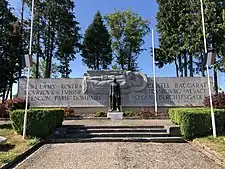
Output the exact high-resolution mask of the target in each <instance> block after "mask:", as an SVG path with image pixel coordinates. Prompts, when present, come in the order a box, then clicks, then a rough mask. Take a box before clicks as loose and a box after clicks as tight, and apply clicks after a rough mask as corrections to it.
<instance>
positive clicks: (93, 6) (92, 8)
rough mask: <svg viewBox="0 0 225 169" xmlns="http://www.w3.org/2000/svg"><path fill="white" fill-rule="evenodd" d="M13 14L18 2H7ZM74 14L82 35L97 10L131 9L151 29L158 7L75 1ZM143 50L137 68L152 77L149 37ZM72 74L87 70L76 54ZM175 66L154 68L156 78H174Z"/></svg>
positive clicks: (136, 0) (130, 1)
mask: <svg viewBox="0 0 225 169" xmlns="http://www.w3.org/2000/svg"><path fill="white" fill-rule="evenodd" d="M9 2H10V4H11V5H12V7H14V9H15V12H17V11H19V10H20V8H21V5H20V0H9ZM75 3H76V8H75V14H76V17H77V21H78V22H79V23H80V27H81V30H82V34H84V32H85V30H86V29H87V27H88V25H89V24H91V22H92V20H93V17H94V15H95V13H96V12H97V10H99V11H100V12H101V14H102V15H105V14H107V13H112V12H113V11H114V9H132V11H134V12H137V13H138V14H140V15H141V16H142V17H143V18H144V19H149V20H150V22H151V25H150V26H151V28H154V30H155V25H156V22H157V21H156V13H157V10H158V5H157V3H156V0H76V1H75ZM155 35H156V36H155V46H156V47H157V46H158V34H157V32H156V31H155ZM144 40H145V44H144V46H143V47H144V48H146V49H148V50H147V51H144V52H143V53H142V54H141V55H140V56H139V58H138V63H139V67H140V69H141V71H142V72H144V73H146V74H147V75H148V76H152V57H151V53H150V48H151V45H152V44H151V35H150V34H149V35H148V36H146V37H145V39H144ZM71 68H72V74H71V77H82V76H83V74H84V72H86V70H87V68H86V67H85V65H83V64H82V61H81V57H80V55H79V54H77V59H76V60H75V61H74V62H72V63H71ZM175 75H176V74H175V66H174V64H171V65H168V66H165V67H164V68H162V69H158V68H156V76H160V77H174V76H175ZM218 80H219V84H220V85H222V86H223V88H224V89H225V84H224V82H225V75H224V74H221V73H219V74H218Z"/></svg>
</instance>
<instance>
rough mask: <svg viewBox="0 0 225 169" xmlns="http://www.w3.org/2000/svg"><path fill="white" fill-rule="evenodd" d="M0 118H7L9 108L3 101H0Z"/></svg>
mask: <svg viewBox="0 0 225 169" xmlns="http://www.w3.org/2000/svg"><path fill="white" fill-rule="evenodd" d="M0 118H9V109H8V106H7V105H6V104H5V103H0Z"/></svg>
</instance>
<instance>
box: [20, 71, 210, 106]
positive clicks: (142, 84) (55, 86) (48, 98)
mask: <svg viewBox="0 0 225 169" xmlns="http://www.w3.org/2000/svg"><path fill="white" fill-rule="evenodd" d="M97 73H98V74H97ZM111 74H113V75H111ZM95 75H96V76H95ZM115 76H116V78H117V79H118V82H119V83H120V86H121V97H122V98H121V99H122V101H121V102H122V106H126V107H150V106H154V88H153V86H154V85H153V84H154V83H153V78H149V77H146V75H144V74H142V73H138V72H136V73H135V72H122V71H118V72H116V71H113V72H110V71H102V73H101V72H99V71H98V72H96V74H95V72H94V71H91V76H90V75H89V74H88V73H87V74H85V76H84V78H76V79H30V85H29V102H30V104H31V107H67V106H70V107H108V105H109V87H110V84H111V82H112V80H113V78H114V77H115ZM156 83H157V101H158V106H185V105H193V106H202V105H203V100H204V97H205V96H208V84H207V78H202V77H191V78H189V77H188V78H176V77H158V78H156ZM25 94H26V79H20V81H19V97H22V98H25V96H26V95H25Z"/></svg>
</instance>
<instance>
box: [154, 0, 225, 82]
mask: <svg viewBox="0 0 225 169" xmlns="http://www.w3.org/2000/svg"><path fill="white" fill-rule="evenodd" d="M157 2H158V5H159V11H158V13H157V21H158V24H157V30H158V32H159V35H160V40H159V50H158V51H157V52H156V60H157V65H158V66H159V67H163V66H164V65H165V64H170V63H173V62H174V63H175V65H176V72H177V76H186V77H187V76H193V74H194V73H201V75H202V76H205V70H206V69H205V56H204V43H203V33H202V17H201V10H200V9H201V4H200V1H195V0H190V1H185V0H171V1H165V0H157ZM203 4H204V7H203V8H204V16H205V27H206V39H207V49H208V51H213V52H216V54H217V58H216V63H215V69H214V74H215V75H216V69H220V68H221V69H222V68H223V64H221V63H222V62H223V60H224V54H225V51H224V45H225V43H224V41H223V40H222V39H223V38H224V37H225V22H224V21H225V20H224V9H225V3H224V1H222V0H217V1H210V0H204V1H203ZM188 70H189V73H190V74H189V75H188ZM216 82H217V81H216V76H215V83H216ZM215 86H217V84H215Z"/></svg>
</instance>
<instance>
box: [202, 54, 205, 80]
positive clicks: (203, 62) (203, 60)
mask: <svg viewBox="0 0 225 169" xmlns="http://www.w3.org/2000/svg"><path fill="white" fill-rule="evenodd" d="M201 62H202V64H201V72H202V77H205V58H204V55H203V54H202V52H201Z"/></svg>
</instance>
